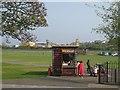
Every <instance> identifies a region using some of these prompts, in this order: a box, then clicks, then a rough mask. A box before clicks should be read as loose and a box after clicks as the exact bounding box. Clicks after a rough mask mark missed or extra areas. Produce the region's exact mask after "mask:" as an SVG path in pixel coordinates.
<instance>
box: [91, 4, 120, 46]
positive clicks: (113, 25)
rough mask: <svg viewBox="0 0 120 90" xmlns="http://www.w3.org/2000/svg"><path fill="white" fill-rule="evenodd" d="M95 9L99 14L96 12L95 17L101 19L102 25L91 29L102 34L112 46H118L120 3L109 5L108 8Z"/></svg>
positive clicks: (119, 36)
mask: <svg viewBox="0 0 120 90" xmlns="http://www.w3.org/2000/svg"><path fill="white" fill-rule="evenodd" d="M94 6H95V7H97V8H98V9H99V10H100V9H101V10H103V11H104V12H100V11H99V10H96V13H97V15H98V16H99V17H100V18H102V21H103V23H102V24H99V26H98V27H97V28H93V30H95V31H96V32H97V33H102V34H104V36H105V37H106V38H107V39H108V40H109V43H110V44H112V45H118V41H119V38H120V2H112V3H109V7H108V8H106V7H105V6H101V7H98V6H96V5H94Z"/></svg>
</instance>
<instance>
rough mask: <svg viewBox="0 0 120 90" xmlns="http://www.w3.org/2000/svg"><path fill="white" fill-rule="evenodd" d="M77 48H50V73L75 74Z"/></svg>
mask: <svg viewBox="0 0 120 90" xmlns="http://www.w3.org/2000/svg"><path fill="white" fill-rule="evenodd" d="M77 48H78V47H77V46H53V47H52V73H53V75H73V74H76V54H77V53H76V49H77Z"/></svg>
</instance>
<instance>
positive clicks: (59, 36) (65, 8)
mask: <svg viewBox="0 0 120 90" xmlns="http://www.w3.org/2000/svg"><path fill="white" fill-rule="evenodd" d="M85 4H86V3H85V2H45V6H46V8H47V17H46V19H47V22H48V27H40V28H37V29H36V30H35V31H33V32H32V33H33V34H35V35H36V36H37V39H38V42H45V41H46V40H50V41H51V42H54V43H71V42H73V41H75V39H79V41H80V42H92V41H95V40H104V39H105V38H104V37H103V35H100V34H97V33H96V32H94V31H93V30H92V28H95V27H98V25H99V24H101V23H102V20H101V18H99V17H98V16H97V15H96V13H95V8H92V7H88V6H87V5H85ZM87 4H89V5H94V4H96V5H102V3H93V2H89V3H87ZM2 41H3V42H5V39H4V38H3V40H2ZM10 41H11V44H12V45H14V44H18V43H20V42H18V41H17V40H13V39H10Z"/></svg>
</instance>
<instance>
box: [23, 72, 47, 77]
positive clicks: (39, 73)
mask: <svg viewBox="0 0 120 90" xmlns="http://www.w3.org/2000/svg"><path fill="white" fill-rule="evenodd" d="M23 75H41V76H47V71H33V72H27V73H25V74H23Z"/></svg>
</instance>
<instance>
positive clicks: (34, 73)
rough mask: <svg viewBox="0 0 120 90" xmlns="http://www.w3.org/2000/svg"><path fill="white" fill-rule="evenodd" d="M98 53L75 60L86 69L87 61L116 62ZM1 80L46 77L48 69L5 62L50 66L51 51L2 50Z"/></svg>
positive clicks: (80, 56)
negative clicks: (81, 63) (83, 64)
mask: <svg viewBox="0 0 120 90" xmlns="http://www.w3.org/2000/svg"><path fill="white" fill-rule="evenodd" d="M98 53H99V51H88V52H87V54H86V55H78V56H77V60H78V61H81V60H82V61H83V62H84V63H85V67H86V61H87V60H88V59H89V60H90V63H91V65H94V64H96V63H104V62H105V61H118V57H113V56H99V55H98ZM2 60H3V63H2V78H3V79H17V78H40V77H46V76H47V69H48V67H40V66H38V67H34V66H26V65H16V64H8V63H5V62H23V63H29V64H47V65H51V64H52V52H51V51H38V50H2Z"/></svg>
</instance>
